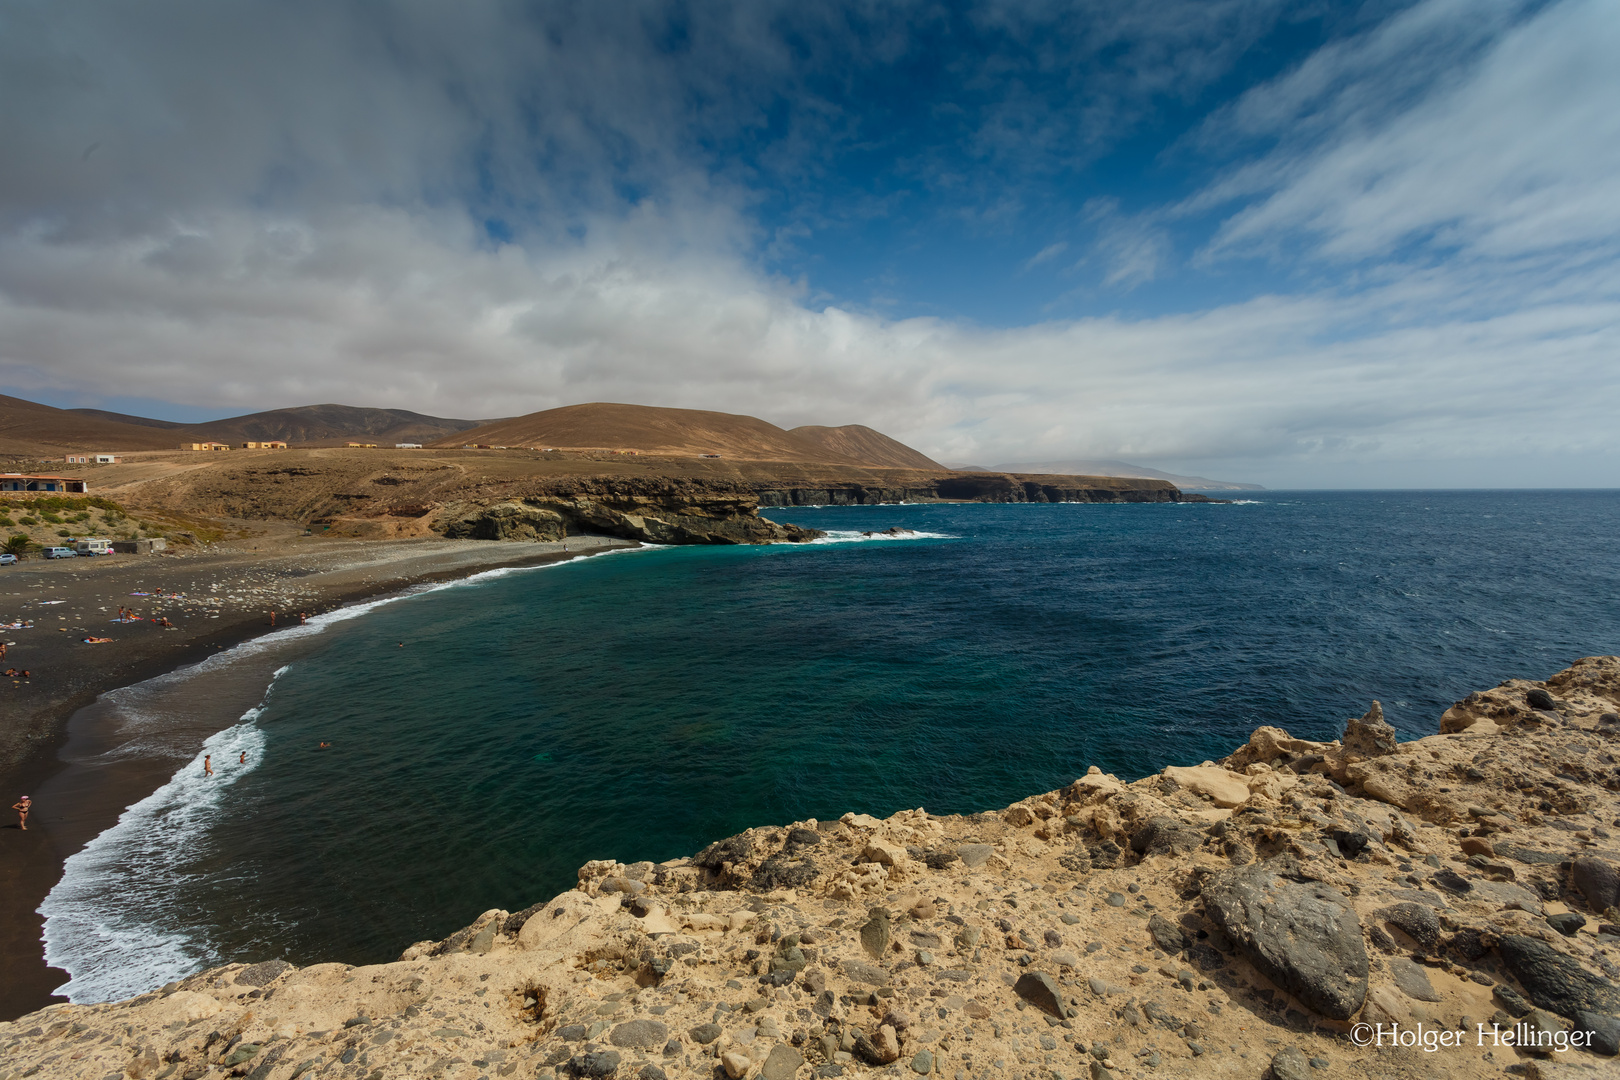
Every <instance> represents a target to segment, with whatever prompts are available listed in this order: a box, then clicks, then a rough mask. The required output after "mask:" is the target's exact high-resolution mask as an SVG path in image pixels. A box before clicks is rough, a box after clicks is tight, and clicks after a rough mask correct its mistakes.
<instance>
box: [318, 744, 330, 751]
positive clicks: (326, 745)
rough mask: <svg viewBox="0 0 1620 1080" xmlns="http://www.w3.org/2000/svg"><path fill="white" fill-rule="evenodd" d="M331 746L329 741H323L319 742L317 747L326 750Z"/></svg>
mask: <svg viewBox="0 0 1620 1080" xmlns="http://www.w3.org/2000/svg"><path fill="white" fill-rule="evenodd" d="M331 746H332V744H331V743H329V742H323V743H321V745H320V747H319V749H321V750H328V749H331Z"/></svg>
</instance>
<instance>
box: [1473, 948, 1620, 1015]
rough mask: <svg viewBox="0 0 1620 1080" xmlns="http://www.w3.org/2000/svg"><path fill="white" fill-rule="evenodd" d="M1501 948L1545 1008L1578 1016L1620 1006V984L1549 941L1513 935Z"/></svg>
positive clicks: (1510, 968) (1504, 959)
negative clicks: (1578, 960) (1590, 968)
mask: <svg viewBox="0 0 1620 1080" xmlns="http://www.w3.org/2000/svg"><path fill="white" fill-rule="evenodd" d="M1497 951H1498V952H1500V953H1501V954H1502V962H1503V963H1504V964H1506V965H1507V969H1508V971H1510V972H1512V973H1513V977H1514V978H1515V979H1518V980H1519V985H1520V986H1522V987H1524V992H1525V994H1526V995H1527V996H1528V997H1529V998H1530V1000H1531V1001H1532V1002H1534V1003H1535V1004H1537V1005H1539V1006H1541V1007H1542V1008H1543V1009H1550V1010H1551V1011H1553V1012H1555V1013H1557V1014H1558V1015H1559V1016H1563V1017H1567V1018H1568V1019H1571V1020H1573V1019H1575V1018H1576V1017H1577V1016H1579V1015H1580V1014H1581V1013H1583V1012H1595V1013H1613V1012H1615V1011H1616V1010H1620V987H1616V986H1615V985H1614V984H1613V983H1611V982H1609V981H1608V980H1607V979H1604V978H1601V977H1599V976H1597V975H1593V974H1592V973H1591V972H1590V971H1587V970H1586V969H1585V968H1584V967H1582V966H1581V965H1580V964H1579V963H1578V962H1576V961H1575V960H1574V959H1572V958H1570V957H1568V956H1565V955H1563V954H1562V953H1560V952H1558V951H1557V950H1555V949H1554V948H1553V947H1552V946H1551V945H1548V944H1547V943H1546V942H1543V941H1537V940H1536V939H1535V938H1528V937H1519V936H1518V935H1511V936H1509V937H1505V938H1503V939H1502V943H1501V945H1499V946H1498V947H1497Z"/></svg>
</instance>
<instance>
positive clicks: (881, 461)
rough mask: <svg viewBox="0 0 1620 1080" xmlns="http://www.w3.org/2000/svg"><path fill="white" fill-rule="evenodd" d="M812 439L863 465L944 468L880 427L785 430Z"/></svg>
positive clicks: (856, 426) (807, 427)
mask: <svg viewBox="0 0 1620 1080" xmlns="http://www.w3.org/2000/svg"><path fill="white" fill-rule="evenodd" d="M788 434H790V435H797V436H798V437H799V438H801V439H804V440H806V441H808V442H813V443H815V444H816V445H817V446H819V447H821V448H822V449H823V450H825V451H826V452H827V453H830V454H834V455H837V456H839V457H845V458H851V459H853V460H855V461H859V462H860V463H861V464H863V465H870V466H872V467H874V468H880V469H933V470H939V471H944V469H945V466H943V465H941V464H940V463H939V462H937V461H935V460H934V459H933V458H930V457H928V456H926V455H925V454H921V453H918V452H917V451H916V450H913V449H912V448H911V447H909V446H907V445H906V444H905V443H903V442H900V441H899V440H897V439H891V438H889V437H888V436H887V435H885V434H883V432H881V431H874V430H873V429H871V428H869V427H867V426H866V425H864V424H845V425H844V426H843V427H821V426H819V425H815V424H807V425H805V426H804V427H796V428H794V429H793V430H792V431H790V432H788Z"/></svg>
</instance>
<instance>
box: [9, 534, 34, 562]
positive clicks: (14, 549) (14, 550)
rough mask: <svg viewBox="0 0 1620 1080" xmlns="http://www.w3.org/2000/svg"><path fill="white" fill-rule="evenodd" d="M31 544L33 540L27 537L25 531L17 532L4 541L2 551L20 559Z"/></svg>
mask: <svg viewBox="0 0 1620 1080" xmlns="http://www.w3.org/2000/svg"><path fill="white" fill-rule="evenodd" d="M32 544H33V541H31V540H29V539H28V534H27V533H17V534H15V535H13V536H12V537H11V539H9V540H7V541H6V542H5V545H4V551H5V553H6V554H7V555H15V556H17V558H19V559H20V558H22V557H23V555H24V553H26V552H27V551H28V549H29V547H30V546H32Z"/></svg>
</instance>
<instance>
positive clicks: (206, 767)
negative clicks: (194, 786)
mask: <svg viewBox="0 0 1620 1080" xmlns="http://www.w3.org/2000/svg"><path fill="white" fill-rule="evenodd" d="M203 775H204V776H213V775H214V755H213V754H204V755H203Z"/></svg>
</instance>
